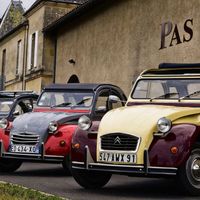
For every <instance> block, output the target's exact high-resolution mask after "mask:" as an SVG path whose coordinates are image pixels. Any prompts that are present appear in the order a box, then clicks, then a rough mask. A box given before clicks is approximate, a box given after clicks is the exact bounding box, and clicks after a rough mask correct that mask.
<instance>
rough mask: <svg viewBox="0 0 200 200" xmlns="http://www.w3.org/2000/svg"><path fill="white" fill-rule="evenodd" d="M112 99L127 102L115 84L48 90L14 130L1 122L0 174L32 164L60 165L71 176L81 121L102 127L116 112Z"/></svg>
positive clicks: (71, 86) (16, 122)
mask: <svg viewBox="0 0 200 200" xmlns="http://www.w3.org/2000/svg"><path fill="white" fill-rule="evenodd" d="M111 95H114V96H115V97H117V98H119V99H120V100H121V101H122V102H124V101H126V97H125V95H124V93H123V91H122V90H121V89H120V88H119V87H117V86H114V85H111V84H52V85H49V86H47V87H46V88H44V90H43V91H42V93H41V95H40V96H39V98H38V101H37V105H36V107H35V108H34V110H33V112H31V113H26V114H23V115H21V116H19V117H18V118H16V119H15V120H14V122H13V124H12V127H9V126H8V125H7V123H5V122H4V121H0V127H1V128H3V129H1V130H2V131H0V171H3V172H12V171H15V170H17V169H18V168H19V167H20V165H21V164H22V162H23V161H25V160H29V161H41V162H45V161H48V162H59V163H62V164H63V167H64V169H65V170H66V171H67V172H68V164H69V153H70V149H71V138H72V134H73V133H74V130H75V129H76V127H77V123H78V119H79V118H80V119H81V120H82V121H85V120H87V118H88V117H89V118H90V119H91V120H94V124H98V123H99V120H100V119H101V118H102V117H103V115H104V114H105V113H106V112H107V111H108V110H110V109H112V103H110V102H108V98H109V96H111ZM120 104H121V103H120ZM122 104H123V103H122ZM81 116H82V117H81Z"/></svg>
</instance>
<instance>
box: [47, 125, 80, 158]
mask: <svg viewBox="0 0 200 200" xmlns="http://www.w3.org/2000/svg"><path fill="white" fill-rule="evenodd" d="M76 127H77V125H67V126H66V125H62V126H60V127H59V128H58V130H57V131H56V133H55V134H52V135H49V136H48V138H47V140H46V142H45V144H44V146H45V152H46V155H62V156H66V154H68V153H69V152H70V149H71V139H72V135H73V133H74V131H75V129H76Z"/></svg>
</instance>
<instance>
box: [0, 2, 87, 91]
mask: <svg viewBox="0 0 200 200" xmlns="http://www.w3.org/2000/svg"><path fill="white" fill-rule="evenodd" d="M82 2H84V1H83V0H76V1H73V0H37V1H36V2H35V3H34V4H33V5H32V6H31V7H30V8H29V10H27V11H26V12H25V11H24V9H23V7H22V5H21V1H14V0H11V2H10V5H9V7H8V8H7V10H6V11H5V13H4V16H3V17H2V21H1V24H0V65H1V66H0V67H1V68H0V70H1V86H2V87H3V88H4V89H6V90H21V89H26V90H34V91H37V92H40V91H41V88H42V87H44V86H45V85H47V84H49V83H52V81H53V59H54V46H53V45H54V37H50V38H45V36H44V33H43V29H44V28H45V27H46V26H48V25H50V24H51V23H52V22H54V21H56V20H58V19H59V18H60V17H62V16H63V15H65V14H67V13H69V12H70V11H71V10H73V9H74V8H76V7H77V6H79V5H80V4H81V3H82Z"/></svg>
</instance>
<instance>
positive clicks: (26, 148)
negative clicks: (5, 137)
mask: <svg viewBox="0 0 200 200" xmlns="http://www.w3.org/2000/svg"><path fill="white" fill-rule="evenodd" d="M10 150H11V152H16V153H39V149H38V148H37V147H36V146H31V145H11V148H10Z"/></svg>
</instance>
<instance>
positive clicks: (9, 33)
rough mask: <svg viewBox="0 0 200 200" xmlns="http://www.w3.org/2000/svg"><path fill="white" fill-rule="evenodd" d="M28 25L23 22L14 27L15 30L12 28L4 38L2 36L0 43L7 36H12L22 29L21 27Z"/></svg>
mask: <svg viewBox="0 0 200 200" xmlns="http://www.w3.org/2000/svg"><path fill="white" fill-rule="evenodd" d="M26 25H28V20H26V21H24V22H23V23H21V24H19V25H18V26H16V27H15V28H13V29H12V30H11V31H9V32H8V33H6V34H5V35H4V36H2V37H1V38H0V42H1V41H3V40H4V39H5V38H7V37H8V36H10V35H12V34H13V33H15V32H16V31H17V30H19V29H20V28H22V27H23V26H26Z"/></svg>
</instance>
